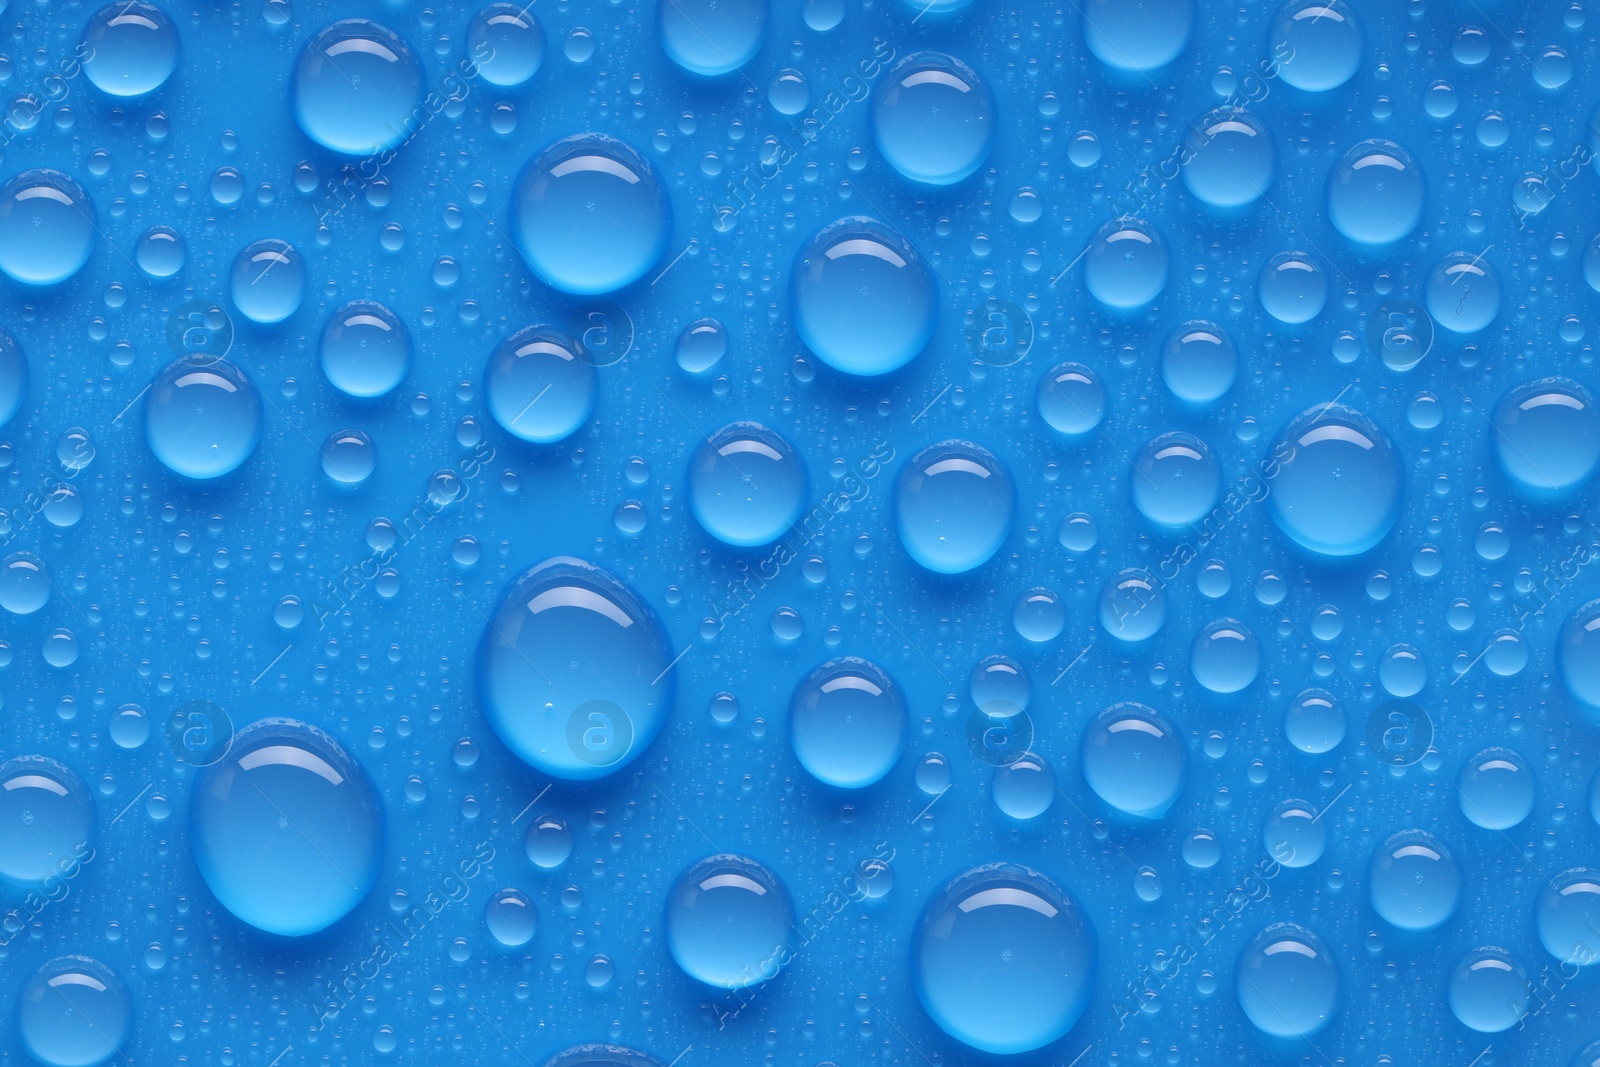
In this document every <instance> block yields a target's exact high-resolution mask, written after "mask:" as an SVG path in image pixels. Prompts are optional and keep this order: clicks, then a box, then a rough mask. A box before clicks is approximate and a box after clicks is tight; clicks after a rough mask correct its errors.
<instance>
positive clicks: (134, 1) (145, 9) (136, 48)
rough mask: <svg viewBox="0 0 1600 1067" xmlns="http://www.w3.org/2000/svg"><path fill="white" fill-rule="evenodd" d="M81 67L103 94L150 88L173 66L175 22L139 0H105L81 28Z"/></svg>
mask: <svg viewBox="0 0 1600 1067" xmlns="http://www.w3.org/2000/svg"><path fill="white" fill-rule="evenodd" d="M81 47H82V48H83V49H84V53H85V56H86V58H85V59H84V60H83V73H84V75H85V76H87V77H88V79H89V81H90V82H92V83H93V84H94V87H95V88H96V89H99V90H100V91H101V92H103V93H105V94H106V95H107V96H117V97H133V96H143V95H145V94H146V93H149V92H154V91H155V90H156V89H159V88H161V86H162V85H164V84H165V83H166V80H167V79H168V78H170V77H171V76H172V72H173V71H174V70H176V69H177V68H178V28H177V27H176V26H174V25H173V24H172V20H171V19H170V18H168V17H167V13H166V12H165V11H162V10H161V9H160V8H159V7H156V6H155V5H154V4H146V3H143V2H141V0H121V2H119V3H115V4H107V5H106V6H105V7H103V8H101V9H100V10H99V11H96V12H95V13H94V14H93V15H91V16H90V17H89V24H88V25H87V26H85V27H84V28H83V44H82V46H81Z"/></svg>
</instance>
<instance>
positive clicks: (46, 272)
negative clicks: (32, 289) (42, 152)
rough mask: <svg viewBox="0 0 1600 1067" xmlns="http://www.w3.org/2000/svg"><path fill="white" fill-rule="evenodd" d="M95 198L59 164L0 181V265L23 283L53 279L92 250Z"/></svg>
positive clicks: (74, 269) (74, 268)
mask: <svg viewBox="0 0 1600 1067" xmlns="http://www.w3.org/2000/svg"><path fill="white" fill-rule="evenodd" d="M96 217H97V216H96V213H95V209H94V202H93V201H91V200H90V199H89V195H88V194H87V193H85V192H84V191H83V187H82V186H80V185H79V184H78V183H77V182H76V181H74V180H73V179H72V178H71V177H70V176H69V175H66V174H63V173H62V172H61V171H58V170H26V171H23V172H22V173H21V174H18V175H17V176H16V177H14V178H12V179H11V180H10V181H8V182H6V183H5V185H4V186H0V271H4V272H5V273H6V274H7V276H9V277H10V278H11V279H12V280H13V281H18V282H22V283H24V284H26V285H55V284H56V283H58V282H63V281H66V280H67V279H68V278H70V277H72V276H73V275H74V274H77V273H78V271H80V270H82V269H83V265H84V264H85V263H87V262H89V253H91V252H93V251H94V246H95V241H96V240H97V239H98V236H99V235H98V233H97V232H96V230H95V220H96Z"/></svg>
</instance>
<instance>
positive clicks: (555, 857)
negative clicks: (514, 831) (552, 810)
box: [522, 815, 572, 871]
mask: <svg viewBox="0 0 1600 1067" xmlns="http://www.w3.org/2000/svg"><path fill="white" fill-rule="evenodd" d="M522 848H523V851H524V852H525V853H526V854H527V856H528V859H530V860H531V861H533V865H534V866H535V867H538V868H540V869H541V870H546V871H553V870H555V869H556V868H557V867H560V866H561V865H562V864H563V863H566V862H567V858H568V857H569V856H571V855H572V828H571V827H570V826H568V825H567V821H566V820H565V819H563V818H562V817H561V816H559V815H540V816H537V817H536V818H534V820H533V821H532V822H530V823H529V824H528V829H527V832H526V833H525V834H523V838H522Z"/></svg>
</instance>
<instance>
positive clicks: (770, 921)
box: [666, 853, 794, 989]
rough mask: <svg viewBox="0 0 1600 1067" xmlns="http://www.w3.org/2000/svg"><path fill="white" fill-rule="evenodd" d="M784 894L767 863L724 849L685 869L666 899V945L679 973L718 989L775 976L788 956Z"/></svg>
mask: <svg viewBox="0 0 1600 1067" xmlns="http://www.w3.org/2000/svg"><path fill="white" fill-rule="evenodd" d="M793 923H794V905H793V904H792V903H790V900H789V891H788V889H786V888H785V887H784V884H783V882H782V881H780V880H779V878H778V876H777V875H776V874H775V873H773V872H772V871H771V870H769V869H768V868H767V867H766V866H764V865H762V864H761V863H758V862H756V861H755V860H753V859H750V858H748V857H745V856H736V855H732V854H730V853H722V854H720V855H715V856H707V857H706V858H705V859H703V860H700V861H699V862H698V863H695V864H692V865H691V866H689V867H688V868H687V869H686V870H685V871H684V872H683V873H682V874H680V875H678V880H677V881H676V882H675V883H673V886H672V889H671V891H670V892H669V893H668V896H667V911H666V934H667V948H668V949H669V950H670V951H671V953H672V958H673V960H675V961H676V962H677V964H678V966H679V967H681V968H683V973H685V974H687V975H688V976H689V977H690V978H693V979H695V980H696V981H699V982H704V983H705V984H707V985H710V986H716V987H717V988H720V989H744V988H746V987H747V986H752V985H757V984H759V983H761V982H766V981H769V980H771V979H772V978H775V977H776V976H777V974H778V971H779V969H780V968H782V967H783V965H784V964H786V963H788V962H789V960H790V958H792V956H793V949H792V948H791V947H790V943H789V935H790V928H791V926H792V925H793Z"/></svg>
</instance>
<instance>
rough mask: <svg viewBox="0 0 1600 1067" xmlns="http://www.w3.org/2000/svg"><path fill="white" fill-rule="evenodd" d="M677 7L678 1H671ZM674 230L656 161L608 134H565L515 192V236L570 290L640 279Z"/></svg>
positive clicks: (536, 265) (553, 283)
mask: <svg viewBox="0 0 1600 1067" xmlns="http://www.w3.org/2000/svg"><path fill="white" fill-rule="evenodd" d="M667 6H668V7H671V6H673V5H667ZM671 234H672V202H671V201H670V200H669V199H668V197H667V191H666V189H665V187H664V186H663V185H662V183H661V177H660V175H659V174H657V173H656V169H655V168H654V167H653V166H651V165H650V162H649V160H647V159H645V158H644V156H642V155H640V154H639V151H638V150H637V149H635V148H634V147H633V146H632V145H630V144H627V143H626V142H624V141H619V140H617V139H616V138H615V137H609V136H607V135H605V134H602V133H580V134H574V135H572V136H570V137H563V138H561V139H560V140H558V141H556V142H555V143H553V144H551V145H549V146H548V147H546V148H545V149H543V150H542V151H541V152H539V153H538V154H537V155H535V156H534V157H533V158H532V159H530V160H528V163H527V165H526V166H524V167H523V168H522V172H521V174H519V175H518V177H517V182H516V186H515V187H514V189H513V190H512V194H511V235H512V237H513V238H514V239H515V241H516V244H517V247H518V248H519V249H521V251H522V254H523V257H524V258H525V259H526V260H527V261H528V265H529V266H531V267H532V268H533V272H534V273H535V274H536V275H537V276H538V277H539V279H540V280H541V281H543V282H544V283H545V284H546V285H549V286H550V287H552V288H554V289H559V290H560V291H562V292H564V293H572V294H575V295H580V296H588V295H593V294H596V293H609V292H613V291H615V290H617V289H621V288H623V287H624V286H627V285H632V284H633V283H634V282H636V281H638V280H639V279H640V278H642V277H644V275H645V274H646V273H647V272H648V271H649V270H650V269H651V268H652V267H654V266H655V265H656V263H657V262H658V261H659V260H660V259H661V256H662V254H663V253H664V252H665V251H666V249H667V241H668V239H669V238H670V237H671Z"/></svg>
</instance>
